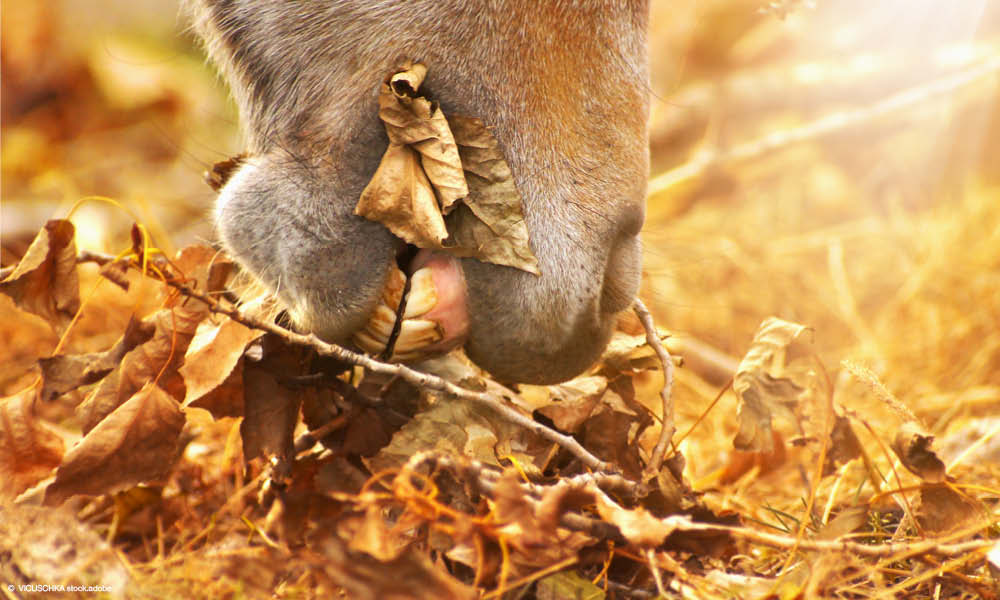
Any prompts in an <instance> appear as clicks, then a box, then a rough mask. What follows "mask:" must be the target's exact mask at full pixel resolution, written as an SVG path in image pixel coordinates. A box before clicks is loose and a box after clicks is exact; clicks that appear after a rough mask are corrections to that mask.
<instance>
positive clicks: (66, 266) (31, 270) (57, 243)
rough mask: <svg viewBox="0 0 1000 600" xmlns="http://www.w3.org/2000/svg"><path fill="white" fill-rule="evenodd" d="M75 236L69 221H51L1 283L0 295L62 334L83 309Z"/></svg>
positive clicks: (74, 230)
mask: <svg viewBox="0 0 1000 600" xmlns="http://www.w3.org/2000/svg"><path fill="white" fill-rule="evenodd" d="M75 233H76V229H75V228H74V227H73V224H72V223H71V222H69V221H65V220H61V219H54V220H51V221H49V222H48V223H46V224H45V227H43V228H42V230H41V231H39V232H38V235H37V236H35V239H34V240H33V241H32V242H31V246H29V247H28V251H27V252H26V253H25V255H24V258H22V259H21V262H19V263H17V266H16V267H15V268H14V272H13V273H11V274H10V276H8V277H7V279H5V280H4V281H3V282H0V293H3V294H6V295H8V296H10V297H11V298H12V299H13V300H14V302H15V303H16V304H17V306H18V307H19V308H21V309H22V310H26V311H28V312H30V313H33V314H36V315H38V316H40V317H42V318H43V319H45V320H46V321H48V322H49V324H51V325H52V326H53V327H54V328H55V329H56V331H59V332H60V333H61V332H62V331H64V330H65V329H66V326H67V325H69V323H70V321H72V320H73V316H74V315H75V314H76V312H77V311H78V310H79V309H80V279H79V276H78V275H77V272H76V242H75V241H74V235H75Z"/></svg>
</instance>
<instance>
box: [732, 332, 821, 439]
mask: <svg viewBox="0 0 1000 600" xmlns="http://www.w3.org/2000/svg"><path fill="white" fill-rule="evenodd" d="M811 332H812V330H811V329H809V328H808V327H806V326H804V325H799V324H797V323H791V322H789V321H784V320H782V319H778V318H776V317H769V318H767V319H765V320H764V322H763V323H761V325H760V328H759V329H758V330H757V333H756V334H754V339H753V342H752V343H751V345H750V349H749V350H748V351H747V353H746V355H745V356H744V357H743V360H742V361H740V366H739V368H738V369H737V370H736V376H735V378H734V379H733V390H734V391H735V392H736V395H737V397H738V398H739V414H738V418H739V427H740V429H739V431H738V432H737V434H736V438H735V439H734V440H733V446H734V447H736V448H737V449H740V450H750V451H755V452H760V451H764V452H771V451H772V450H773V437H772V435H771V419H772V417H774V416H775V415H784V416H788V417H790V418H794V414H795V409H796V407H797V406H798V405H799V403H800V402H802V400H803V397H804V396H805V394H806V392H807V390H806V388H804V387H803V386H802V385H801V384H800V383H799V382H797V381H796V380H795V379H793V378H792V377H791V376H790V375H791V373H790V372H789V369H788V365H789V364H790V363H791V362H792V361H794V360H795V359H796V358H798V357H799V356H801V355H803V354H805V353H808V346H809V345H810V344H811V343H812V340H811V339H808V340H807V339H806V338H807V334H809V333H811Z"/></svg>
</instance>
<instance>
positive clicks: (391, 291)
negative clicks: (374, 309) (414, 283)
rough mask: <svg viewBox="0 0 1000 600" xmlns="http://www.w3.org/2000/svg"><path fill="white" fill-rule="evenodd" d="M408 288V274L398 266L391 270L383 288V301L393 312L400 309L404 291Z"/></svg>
mask: <svg viewBox="0 0 1000 600" xmlns="http://www.w3.org/2000/svg"><path fill="white" fill-rule="evenodd" d="M405 287H406V274H405V273H403V271H401V270H400V269H399V267H397V266H396V265H393V266H392V269H390V270H389V277H388V279H386V282H385V286H384V287H383V288H382V301H383V302H385V304H386V306H388V307H389V308H390V309H392V311H393V312H395V311H396V309H397V308H398V307H399V302H400V300H402V299H403V289H404V288H405Z"/></svg>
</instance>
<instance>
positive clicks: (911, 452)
mask: <svg viewBox="0 0 1000 600" xmlns="http://www.w3.org/2000/svg"><path fill="white" fill-rule="evenodd" d="M933 443H934V436H933V435H930V434H928V433H926V432H925V431H924V430H923V428H922V427H921V426H920V425H919V424H918V423H917V422H916V421H909V422H906V423H903V425H902V426H900V428H899V431H897V432H896V436H895V437H894V438H893V440H892V450H893V452H895V453H896V456H898V457H899V460H900V462H902V463H903V466H904V467H906V468H907V469H909V470H910V472H911V473H913V474H914V475H916V476H917V477H920V478H921V479H923V480H924V481H926V482H928V483H941V482H943V481H944V480H945V477H946V475H947V473H946V471H947V469H946V467H945V465H944V462H943V461H942V460H941V459H940V458H938V456H937V454H935V453H934V451H933V450H931V445H932V444H933Z"/></svg>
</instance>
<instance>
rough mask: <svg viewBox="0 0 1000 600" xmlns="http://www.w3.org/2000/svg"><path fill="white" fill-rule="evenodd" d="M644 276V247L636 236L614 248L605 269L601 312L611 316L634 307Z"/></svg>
mask: <svg viewBox="0 0 1000 600" xmlns="http://www.w3.org/2000/svg"><path fill="white" fill-rule="evenodd" d="M641 276H642V246H641V244H640V243H639V238H638V237H637V236H635V235H633V236H631V237H628V238H625V239H623V240H621V241H620V242H619V243H618V244H617V245H615V247H614V248H612V250H611V253H610V255H609V256H608V264H607V266H606V267H605V269H604V284H603V287H602V288H601V312H602V313H604V314H611V313H617V312H621V311H623V310H625V309H627V308H628V307H630V306H632V302H633V301H635V297H636V294H638V293H639V281H640V279H641Z"/></svg>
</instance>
